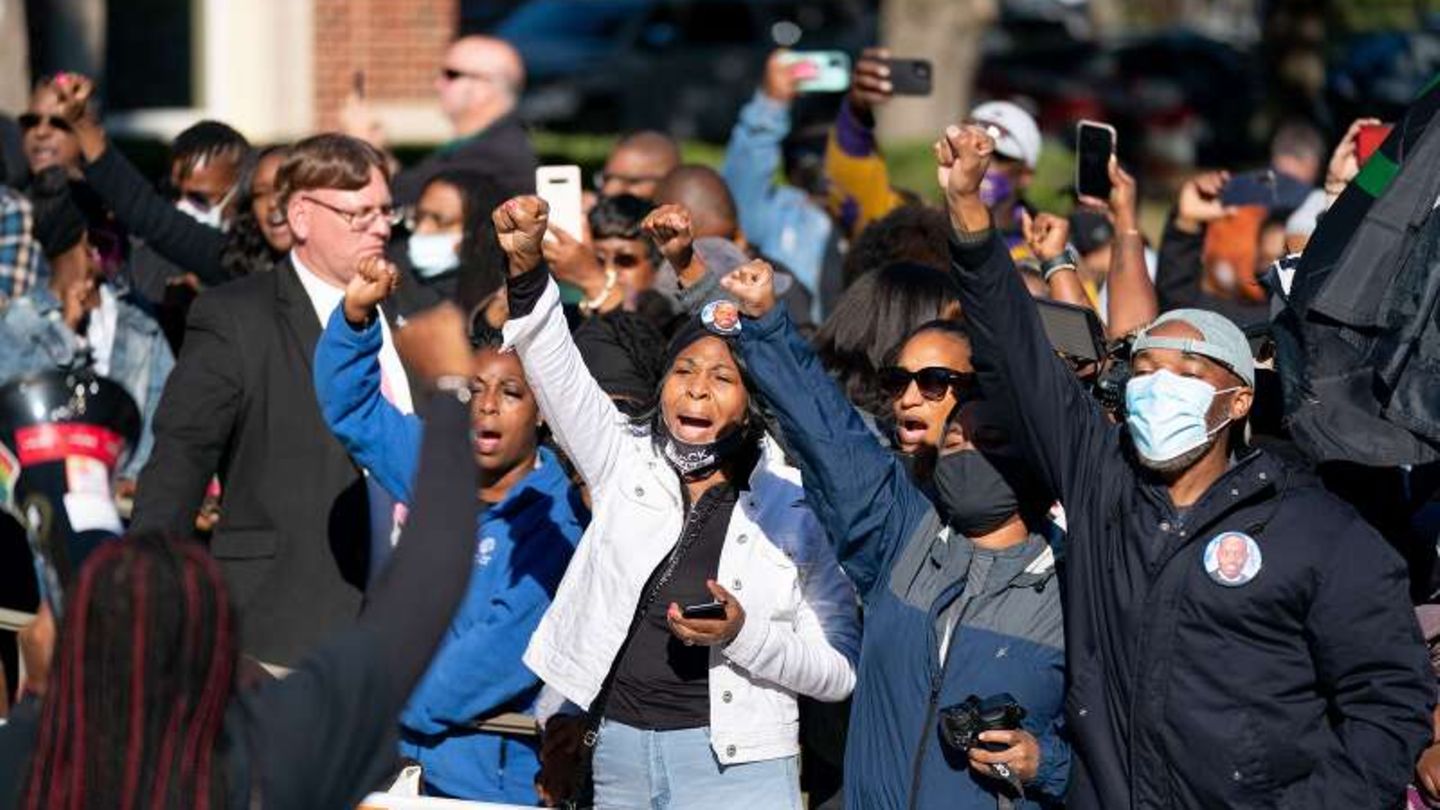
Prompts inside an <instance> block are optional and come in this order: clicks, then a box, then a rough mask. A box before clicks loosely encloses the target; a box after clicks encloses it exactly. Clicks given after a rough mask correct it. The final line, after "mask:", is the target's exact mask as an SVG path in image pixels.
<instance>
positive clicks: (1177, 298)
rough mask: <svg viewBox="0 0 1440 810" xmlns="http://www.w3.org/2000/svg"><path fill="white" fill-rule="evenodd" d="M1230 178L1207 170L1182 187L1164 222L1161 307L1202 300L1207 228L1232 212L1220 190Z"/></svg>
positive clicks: (1159, 275)
mask: <svg viewBox="0 0 1440 810" xmlns="http://www.w3.org/2000/svg"><path fill="white" fill-rule="evenodd" d="M1229 180H1230V175H1229V173H1227V172H1207V173H1205V174H1201V175H1197V176H1195V177H1192V178H1191V179H1190V180H1189V181H1188V182H1187V183H1185V185H1184V186H1182V187H1181V188H1180V198H1179V200H1178V201H1177V202H1176V204H1175V211H1174V213H1173V214H1172V215H1171V217H1170V219H1169V221H1167V222H1166V224H1165V234H1164V236H1163V237H1162V239H1161V242H1160V259H1159V267H1158V268H1156V273H1155V288H1156V294H1157V296H1158V298H1159V306H1160V308H1161V309H1176V308H1179V307H1189V306H1195V304H1196V303H1197V302H1199V300H1200V297H1201V290H1200V282H1201V280H1202V278H1203V277H1204V274H1205V268H1204V265H1203V264H1202V262H1201V255H1200V254H1201V251H1202V250H1203V249H1204V247H1205V229H1206V228H1207V227H1209V225H1210V223H1211V222H1214V221H1216V220H1218V219H1224V218H1225V217H1226V216H1229V215H1230V213H1231V210H1230V209H1228V208H1226V207H1225V205H1224V204H1223V203H1221V202H1220V192H1221V191H1222V190H1223V189H1224V188H1225V184H1226V183H1227V182H1229Z"/></svg>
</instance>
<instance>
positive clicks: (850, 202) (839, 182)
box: [825, 48, 902, 238]
mask: <svg viewBox="0 0 1440 810" xmlns="http://www.w3.org/2000/svg"><path fill="white" fill-rule="evenodd" d="M888 58H890V52H889V51H888V50H886V49H884V48H866V49H865V51H864V53H862V54H861V55H860V58H859V59H858V60H856V62H855V70H854V72H853V73H852V74H851V77H850V94H849V95H847V96H846V97H845V101H844V102H843V103H842V104H841V105H840V112H839V114H838V115H837V116H836V118H835V129H834V130H832V131H831V133H830V141H829V143H828V144H827V145H826V147H825V176H826V178H827V179H828V180H829V181H830V182H831V184H832V188H831V194H830V207H831V212H830V213H831V214H834V215H835V216H837V217H838V218H839V219H840V221H841V222H842V223H843V227H844V228H845V230H846V232H847V233H848V234H849V235H850V236H851V237H852V238H853V237H855V236H858V235H859V234H860V232H861V231H863V230H864V229H865V226H866V225H869V224H870V223H871V222H874V221H875V220H877V219H880V218H881V217H883V216H885V215H886V214H888V213H890V212H891V211H893V210H895V209H896V208H898V207H899V206H900V204H901V203H902V200H901V198H900V195H899V194H897V193H895V189H893V188H891V186H890V171H889V169H887V168H886V166H885V158H884V157H882V156H881V155H880V151H879V149H878V147H877V146H876V145H875V114H874V112H873V110H874V108H875V107H876V106H878V105H880V104H884V103H885V102H887V101H889V100H890V97H891V95H892V92H893V87H892V86H891V84H890V68H889V67H887V66H886V65H885V62H884V61H883V60H885V59H888Z"/></svg>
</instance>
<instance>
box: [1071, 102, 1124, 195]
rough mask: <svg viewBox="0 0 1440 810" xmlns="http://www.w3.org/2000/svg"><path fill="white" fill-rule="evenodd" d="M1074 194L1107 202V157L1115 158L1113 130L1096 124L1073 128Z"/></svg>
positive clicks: (1108, 180)
mask: <svg viewBox="0 0 1440 810" xmlns="http://www.w3.org/2000/svg"><path fill="white" fill-rule="evenodd" d="M1075 133H1076V134H1075V144H1076V146H1075V193H1076V194H1078V195H1080V196H1081V197H1094V198H1095V199H1097V200H1108V199H1110V158H1112V157H1114V156H1115V127H1112V126H1110V125H1109V124H1101V123H1098V122H1096V121H1081V122H1080V123H1079V124H1076V126H1075Z"/></svg>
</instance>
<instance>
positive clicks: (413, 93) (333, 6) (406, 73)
mask: <svg viewBox="0 0 1440 810" xmlns="http://www.w3.org/2000/svg"><path fill="white" fill-rule="evenodd" d="M314 3H315V120H316V124H317V126H318V129H320V130H328V129H334V128H335V126H336V122H337V114H338V111H339V109H340V104H341V102H343V101H344V99H345V96H346V94H347V93H349V92H350V87H351V82H352V77H353V76H354V73H355V71H356V70H363V71H365V91H366V95H367V97H368V98H369V99H370V100H371V101H372V102H375V103H378V104H384V103H386V102H422V103H423V102H431V103H433V101H434V98H435V90H434V82H435V76H436V74H437V73H438V71H439V69H440V58H441V56H442V55H443V53H444V50H445V46H446V45H448V44H449V42H450V40H451V39H452V38H454V35H455V31H456V26H457V25H458V15H459V0H314Z"/></svg>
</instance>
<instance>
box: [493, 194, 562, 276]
mask: <svg viewBox="0 0 1440 810" xmlns="http://www.w3.org/2000/svg"><path fill="white" fill-rule="evenodd" d="M490 219H491V221H492V222H494V223H495V236H496V237H497V238H498V239H499V240H500V248H501V249H502V250H504V251H505V255H506V256H508V257H509V258H510V276H511V277H512V278H513V277H515V276H519V275H523V274H525V273H527V272H529V271H531V270H534V269H535V268H536V267H538V266H540V258H541V242H542V240H544V238H545V229H546V228H547V227H548V226H549V224H550V205H549V204H548V203H546V202H545V201H544V200H542V199H540V198H539V197H536V196H533V195H531V196H524V197H512V198H510V199H508V200H506V201H505V202H503V203H501V204H500V206H499V207H498V208H496V209H495V212H494V213H493V214H491V215H490Z"/></svg>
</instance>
